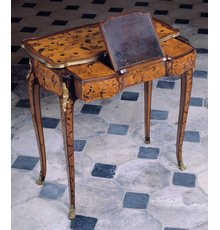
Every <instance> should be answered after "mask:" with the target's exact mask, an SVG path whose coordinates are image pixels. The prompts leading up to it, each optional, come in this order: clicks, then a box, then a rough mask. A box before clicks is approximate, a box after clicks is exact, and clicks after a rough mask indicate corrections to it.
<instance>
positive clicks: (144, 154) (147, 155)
mask: <svg viewBox="0 0 220 230" xmlns="http://www.w3.org/2000/svg"><path fill="white" fill-rule="evenodd" d="M159 153H160V149H158V148H151V147H148V148H146V147H143V146H141V147H140V148H139V152H138V155H137V157H138V158H143V159H158V157H159Z"/></svg>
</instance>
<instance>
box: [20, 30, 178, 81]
mask: <svg viewBox="0 0 220 230" xmlns="http://www.w3.org/2000/svg"><path fill="white" fill-rule="evenodd" d="M179 35H180V32H178V33H176V34H170V35H168V36H167V37H165V38H161V39H160V42H165V41H167V40H169V39H171V38H175V37H178V36H179ZM21 47H22V48H24V49H25V50H26V51H27V53H28V54H29V55H30V56H31V57H33V58H34V59H36V60H37V61H40V62H42V63H44V64H45V65H46V66H47V67H48V68H51V69H53V68H54V69H61V68H65V67H67V66H72V65H81V64H86V63H89V62H93V61H98V60H100V59H102V58H104V57H105V56H106V55H107V54H108V53H107V52H105V53H104V54H102V55H100V56H97V57H93V58H88V59H84V60H79V61H73V62H66V63H64V64H50V63H48V62H47V61H46V60H44V59H43V58H40V57H38V56H37V55H35V54H33V53H32V52H31V51H30V50H29V49H28V48H27V47H26V46H25V45H24V44H22V45H21ZM29 64H30V62H29ZM30 65H31V64H30ZM30 73H31V72H30ZM30 73H29V75H30ZM29 75H28V76H27V79H28V77H29Z"/></svg>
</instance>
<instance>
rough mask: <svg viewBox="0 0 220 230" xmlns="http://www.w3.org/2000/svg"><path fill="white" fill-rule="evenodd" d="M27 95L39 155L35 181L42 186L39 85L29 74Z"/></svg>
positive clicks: (42, 151) (44, 163)
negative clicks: (38, 174) (38, 168)
mask: <svg viewBox="0 0 220 230" xmlns="http://www.w3.org/2000/svg"><path fill="white" fill-rule="evenodd" d="M28 90H29V92H28V94H29V101H30V108H31V114H32V119H33V124H34V130H35V134H36V139H37V145H38V149H39V155H40V163H41V170H40V176H39V179H38V180H37V181H36V183H37V184H38V185H42V184H43V183H44V180H45V176H46V152H45V145H44V134H43V127H42V121H41V109H40V85H39V83H38V81H37V79H36V78H34V74H33V73H30V75H29V78H28Z"/></svg>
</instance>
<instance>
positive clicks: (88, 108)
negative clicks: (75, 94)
mask: <svg viewBox="0 0 220 230" xmlns="http://www.w3.org/2000/svg"><path fill="white" fill-rule="evenodd" d="M101 109H102V106H101V105H90V104H84V105H83V107H82V109H81V113H85V114H95V115H98V114H99V113H100V111H101Z"/></svg>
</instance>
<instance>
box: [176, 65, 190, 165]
mask: <svg viewBox="0 0 220 230" xmlns="http://www.w3.org/2000/svg"><path fill="white" fill-rule="evenodd" d="M192 78H193V69H190V70H188V71H186V72H185V73H183V74H181V95H180V109H179V121H178V130H177V142H176V156H177V162H178V166H179V168H180V169H181V170H185V169H186V167H185V166H184V164H183V158H182V146H183V137H184V132H185V127H186V119H187V114H188V109H189V102H190V95H191V89H192Z"/></svg>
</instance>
